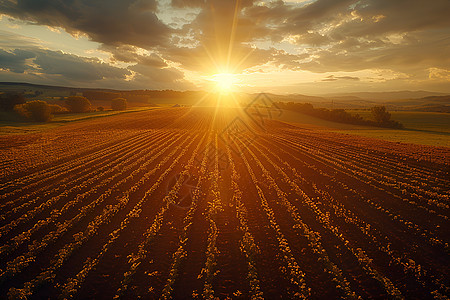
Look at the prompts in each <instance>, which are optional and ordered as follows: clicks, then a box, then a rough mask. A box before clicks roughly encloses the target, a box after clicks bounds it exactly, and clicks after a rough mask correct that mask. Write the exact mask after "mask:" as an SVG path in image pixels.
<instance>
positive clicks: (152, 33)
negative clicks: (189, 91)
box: [0, 0, 172, 48]
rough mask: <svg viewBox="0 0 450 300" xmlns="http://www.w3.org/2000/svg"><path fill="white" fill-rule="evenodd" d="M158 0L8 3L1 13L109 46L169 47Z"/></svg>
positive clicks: (30, 0) (28, 0)
mask: <svg viewBox="0 0 450 300" xmlns="http://www.w3.org/2000/svg"><path fill="white" fill-rule="evenodd" d="M156 9H157V1H156V0H109V1H107V2H105V1H102V0H72V1H60V0H5V1H1V2H0V12H2V13H4V14H6V15H9V16H12V17H14V18H18V19H21V20H24V21H28V22H31V23H33V24H39V25H48V26H52V27H61V28H64V29H65V30H66V31H67V32H69V33H72V34H79V33H82V34H86V35H87V36H89V38H91V39H92V40H94V41H96V42H100V43H104V44H108V45H136V46H139V47H143V48H146V47H153V46H157V45H164V44H167V43H168V41H169V40H168V39H169V35H170V33H171V31H172V30H171V28H170V27H168V26H167V25H165V24H164V23H163V22H161V21H160V20H159V19H158V17H157V16H156V13H155V12H156Z"/></svg>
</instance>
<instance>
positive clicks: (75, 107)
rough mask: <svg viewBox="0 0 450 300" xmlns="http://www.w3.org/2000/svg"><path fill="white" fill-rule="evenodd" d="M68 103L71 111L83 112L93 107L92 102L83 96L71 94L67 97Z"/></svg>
mask: <svg viewBox="0 0 450 300" xmlns="http://www.w3.org/2000/svg"><path fill="white" fill-rule="evenodd" d="M66 105H67V107H68V109H69V110H70V111H71V112H74V113H82V112H88V111H90V109H91V102H90V101H89V100H88V99H87V98H85V97H81V96H70V97H67V99H66Z"/></svg>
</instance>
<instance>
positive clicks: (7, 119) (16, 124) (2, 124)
mask: <svg viewBox="0 0 450 300" xmlns="http://www.w3.org/2000/svg"><path fill="white" fill-rule="evenodd" d="M150 109H155V107H135V108H132V109H128V110H126V111H112V110H107V111H94V112H88V113H78V114H61V115H55V116H54V117H53V119H52V121H51V122H49V123H36V122H27V121H18V120H17V116H15V114H14V113H9V112H0V135H2V134H23V133H33V132H39V131H43V130H47V129H50V128H55V127H59V126H62V125H64V124H66V123H69V122H75V121H83V120H88V119H94V118H101V117H107V116H113V115H117V114H123V113H130V112H138V111H145V110H150Z"/></svg>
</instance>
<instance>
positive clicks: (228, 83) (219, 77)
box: [212, 73, 237, 94]
mask: <svg viewBox="0 0 450 300" xmlns="http://www.w3.org/2000/svg"><path fill="white" fill-rule="evenodd" d="M212 81H214V82H215V83H216V86H215V89H216V90H217V91H218V92H220V93H224V94H227V93H231V92H233V90H234V88H235V83H236V81H237V80H236V76H235V75H234V74H231V73H219V74H215V75H213V76H212Z"/></svg>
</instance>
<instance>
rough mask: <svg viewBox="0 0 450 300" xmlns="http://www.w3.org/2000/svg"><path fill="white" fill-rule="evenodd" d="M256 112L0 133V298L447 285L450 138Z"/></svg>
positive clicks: (137, 116) (393, 294)
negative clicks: (330, 125) (384, 136)
mask: <svg viewBox="0 0 450 300" xmlns="http://www.w3.org/2000/svg"><path fill="white" fill-rule="evenodd" d="M250 117H251V118H250ZM285 117H287V115H286V116H285ZM255 120H256V121H255ZM260 120H261V119H253V116H250V115H246V114H244V113H243V112H241V111H237V110H234V109H228V110H227V109H225V108H221V109H216V108H204V107H202V108H199V107H196V108H192V109H191V108H160V109H154V110H147V111H140V112H134V113H126V114H125V113H124V114H116V115H114V116H110V117H107V118H92V119H89V120H85V121H82V122H70V123H68V124H67V125H66V126H60V127H58V128H54V129H50V130H46V131H45V132H39V133H35V134H33V133H32V134H26V135H16V136H13V135H2V136H0V162H1V166H2V167H1V168H0V257H1V259H0V299H6V298H9V299H433V297H434V296H436V299H445V297H444V296H443V295H448V290H449V287H448V285H449V284H448V278H449V276H450V269H449V268H448V265H449V256H448V252H449V250H450V246H449V245H450V244H449V243H450V232H449V229H450V228H449V226H448V218H449V201H448V200H449V197H450V192H449V190H448V187H449V186H450V182H449V176H448V161H449V157H450V148H445V147H431V146H422V145H421V146H418V145H413V144H400V143H391V142H387V141H383V140H375V139H367V138H363V137H358V136H355V135H345V134H340V133H336V132H331V131H329V130H324V129H322V128H326V127H318V126H317V127H316V129H315V128H314V127H313V125H308V126H301V125H300V126H292V125H291V124H288V123H284V122H280V121H276V120H264V123H257V121H260ZM439 297H440V298H439Z"/></svg>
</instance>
